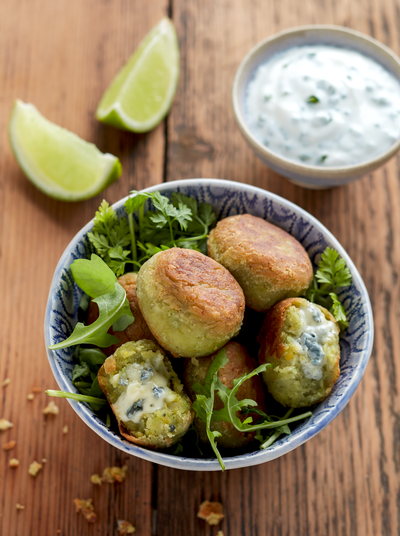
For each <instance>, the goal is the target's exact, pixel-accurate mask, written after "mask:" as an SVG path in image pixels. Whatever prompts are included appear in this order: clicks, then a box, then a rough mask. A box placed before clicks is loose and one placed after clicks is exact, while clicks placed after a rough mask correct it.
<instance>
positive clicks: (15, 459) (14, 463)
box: [8, 458, 19, 468]
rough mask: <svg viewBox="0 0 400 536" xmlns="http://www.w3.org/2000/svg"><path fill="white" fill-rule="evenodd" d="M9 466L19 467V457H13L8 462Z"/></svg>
mask: <svg viewBox="0 0 400 536" xmlns="http://www.w3.org/2000/svg"><path fill="white" fill-rule="evenodd" d="M8 465H9V467H13V468H15V467H18V466H19V460H17V458H11V460H10V461H9V462H8Z"/></svg>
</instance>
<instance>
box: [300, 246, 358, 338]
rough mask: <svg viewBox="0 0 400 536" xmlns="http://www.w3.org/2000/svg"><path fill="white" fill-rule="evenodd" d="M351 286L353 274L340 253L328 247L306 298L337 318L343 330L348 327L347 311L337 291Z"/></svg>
mask: <svg viewBox="0 0 400 536" xmlns="http://www.w3.org/2000/svg"><path fill="white" fill-rule="evenodd" d="M350 285H351V273H350V270H349V268H348V267H347V266H346V262H345V260H344V259H342V258H339V253H338V252H337V251H336V250H334V249H332V248H329V247H327V248H326V249H325V251H324V252H323V253H322V255H321V260H320V261H319V265H318V270H317V271H316V272H315V274H314V278H313V280H312V283H311V286H310V288H309V289H308V290H307V292H306V298H307V299H308V300H310V301H311V302H314V303H317V304H319V305H322V306H323V307H325V308H326V309H328V310H329V311H330V312H331V313H332V314H333V316H334V317H335V318H336V320H337V323H338V324H339V327H340V329H341V330H344V329H346V328H347V327H348V325H349V323H348V321H347V315H346V311H345V310H344V307H343V305H342V303H341V302H340V300H339V298H338V296H337V290H338V289H339V288H342V287H349V286H350Z"/></svg>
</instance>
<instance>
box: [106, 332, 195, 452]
mask: <svg viewBox="0 0 400 536" xmlns="http://www.w3.org/2000/svg"><path fill="white" fill-rule="evenodd" d="M98 380H99V385H100V387H101V389H102V390H103V392H104V394H105V395H106V397H107V400H108V402H109V404H110V406H111V409H112V410H113V412H114V414H115V416H116V418H117V421H118V425H119V429H120V432H121V434H122V435H123V436H124V437H125V438H126V439H128V441H131V442H132V443H137V444H138V445H142V446H144V447H151V448H155V449H157V448H158V449H160V448H166V447H169V446H171V445H173V444H174V443H176V442H177V441H179V439H180V438H181V437H182V436H183V435H184V434H185V433H186V432H187V429H188V428H189V426H190V424H191V423H192V421H193V416H194V412H193V410H192V404H191V402H190V399H189V397H188V396H187V394H186V393H185V392H184V390H183V386H182V383H181V382H180V380H179V378H178V376H177V375H176V374H175V372H174V370H173V369H172V366H171V363H170V361H169V359H168V358H167V357H166V356H165V354H164V353H163V352H162V350H161V348H159V346H158V345H157V344H155V343H154V342H153V341H149V340H143V341H137V342H127V343H125V344H123V345H122V346H120V347H119V348H117V350H116V352H115V353H114V355H112V356H110V357H109V358H107V359H106V360H105V362H104V365H103V366H102V367H101V368H100V370H99V373H98Z"/></svg>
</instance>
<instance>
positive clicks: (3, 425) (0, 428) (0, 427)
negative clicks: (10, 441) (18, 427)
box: [0, 419, 14, 432]
mask: <svg viewBox="0 0 400 536" xmlns="http://www.w3.org/2000/svg"><path fill="white" fill-rule="evenodd" d="M13 426H14V425H13V423H12V422H10V421H7V419H0V432H5V431H6V430H9V429H10V428H12V427H13Z"/></svg>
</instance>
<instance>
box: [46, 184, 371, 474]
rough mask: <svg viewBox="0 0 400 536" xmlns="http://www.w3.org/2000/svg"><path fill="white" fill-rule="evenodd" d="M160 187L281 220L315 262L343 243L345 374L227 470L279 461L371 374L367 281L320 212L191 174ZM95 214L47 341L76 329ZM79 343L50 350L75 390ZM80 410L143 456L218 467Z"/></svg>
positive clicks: (64, 386)
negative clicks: (306, 411)
mask: <svg viewBox="0 0 400 536" xmlns="http://www.w3.org/2000/svg"><path fill="white" fill-rule="evenodd" d="M155 190H159V191H160V192H161V193H162V194H163V195H166V196H171V195H172V193H173V192H182V193H184V194H186V195H188V196H193V197H195V198H196V199H197V200H198V201H199V202H206V203H210V204H211V205H212V206H213V208H214V210H215V211H216V212H217V214H218V216H219V218H225V217H227V216H233V215H236V214H243V213H249V214H253V215H254V216H259V217H261V218H264V219H265V220H267V221H269V222H271V223H273V224H275V225H277V226H279V227H281V228H282V229H284V230H285V231H287V232H288V233H290V234H291V235H293V236H294V237H295V238H297V240H299V241H300V242H301V244H302V245H303V246H304V248H305V249H306V251H307V252H308V254H309V256H310V258H311V260H312V262H313V264H314V266H316V265H317V264H318V261H319V259H320V255H321V253H322V252H323V251H324V249H325V248H326V247H327V246H330V247H332V248H334V249H336V250H337V251H338V252H339V254H340V255H341V257H343V258H344V259H345V261H346V263H347V266H348V267H349V269H350V271H351V275H352V285H351V286H350V287H348V288H346V289H343V291H342V292H341V293H340V298H341V300H342V301H343V303H344V307H345V309H346V311H347V313H348V317H349V320H350V324H349V327H348V329H347V330H346V332H345V333H344V335H343V337H342V338H341V341H340V347H341V359H340V377H339V379H338V380H337V382H336V383H335V385H334V387H333V389H332V392H331V393H330V395H329V396H328V397H327V398H326V400H324V402H322V403H321V404H319V405H318V406H317V407H316V409H315V410H314V412H313V415H312V417H310V418H309V419H307V420H306V421H304V422H302V423H301V424H300V425H299V426H298V427H297V428H296V429H295V430H294V431H293V433H292V434H291V435H288V436H285V437H282V438H281V439H279V440H278V441H276V443H274V444H273V445H272V446H271V447H270V448H268V449H266V450H262V451H261V450H255V451H254V452H250V453H246V454H240V455H237V456H232V457H227V458H225V459H224V461H225V465H226V468H227V469H237V468H239V467H247V466H251V465H257V464H260V463H264V462H267V461H269V460H273V459H275V458H278V457H279V456H282V455H283V454H286V453H287V452H290V451H291V450H293V449H295V448H296V447H298V446H299V445H301V444H302V443H304V442H305V441H307V440H309V439H311V438H312V437H314V436H315V435H316V434H317V433H318V432H320V431H321V430H323V429H324V428H325V427H326V426H327V425H328V424H329V423H330V422H332V421H333V419H334V418H335V417H337V415H339V413H340V412H341V411H342V410H343V408H344V407H345V406H346V404H347V403H348V401H349V400H350V398H351V396H352V395H353V393H354V391H355V390H356V388H357V386H358V384H359V383H360V381H361V378H362V376H363V374H364V371H365V368H366V366H367V363H368V360H369V357H370V355H371V351H372V344H373V334H374V326H373V317H372V310H371V304H370V301H369V297H368V293H367V290H366V288H365V285H364V283H363V281H362V279H361V277H360V274H359V273H358V271H357V269H356V267H355V266H354V264H353V262H352V261H351V259H350V257H349V256H348V255H347V253H346V251H345V250H344V249H343V247H342V246H341V245H340V244H339V242H338V241H337V240H336V239H335V238H334V236H332V234H331V233H330V232H329V231H328V230H327V229H326V228H325V227H324V226H323V225H322V224H321V223H320V222H319V221H318V220H316V219H315V218H314V217H313V216H311V215H310V214H308V213H307V212H305V211H304V210H302V209H301V208H299V207H298V206H296V205H294V204H293V203H290V202H289V201H286V200H285V199H283V198H281V197H279V196H277V195H274V194H272V193H269V192H267V191H265V190H262V189H260V188H255V187H253V186H249V185H246V184H241V183H236V182H230V181H225V180H220V179H189V180H182V181H174V182H169V183H164V184H160V185H158V186H153V187H151V188H148V189H147V190H144V191H147V192H151V191H155ZM125 200H126V198H125V199H122V200H121V201H118V203H116V204H115V205H114V209H115V210H116V212H117V214H118V216H119V217H121V216H123V215H124V202H125ZM92 226H93V220H92V221H90V222H89V223H88V224H87V225H86V226H85V227H84V228H83V229H82V230H81V231H79V233H78V234H77V235H76V236H75V237H74V238H73V240H72V241H71V243H70V244H69V245H68V247H67V248H66V250H65V251H64V253H63V255H62V257H61V259H60V261H59V263H58V265H57V268H56V271H55V274H54V277H53V282H52V284H51V288H50V293H49V298H48V302H47V308H46V316H45V323H44V334H45V342H46V347H47V346H49V345H51V344H56V343H58V342H60V341H62V340H64V339H65V338H66V337H68V336H69V335H70V333H71V332H72V330H73V328H74V326H75V324H76V322H77V312H78V306H79V300H80V297H81V290H80V289H79V288H78V287H77V286H76V284H75V283H74V280H73V278H72V275H71V271H70V265H71V263H72V262H73V261H74V260H75V259H79V258H88V257H89V256H90V253H92V252H93V250H92V247H91V245H90V243H89V240H88V239H87V237H86V234H87V232H88V231H90V230H91V229H92ZM72 354H73V348H67V349H63V350H58V351H52V350H47V355H48V358H49V362H50V366H51V369H52V371H53V374H54V377H55V379H56V381H57V383H58V385H59V387H60V389H61V390H63V391H69V392H76V389H75V387H74V386H73V385H72V381H71V377H72V369H73V366H74V364H73V356H72ZM69 402H70V404H71V406H72V407H73V409H74V410H75V412H76V413H77V414H78V415H79V417H80V418H81V419H82V420H83V421H84V422H85V423H86V424H87V425H88V426H89V427H90V428H91V429H92V430H94V432H96V433H97V434H98V435H99V436H100V437H101V438H102V439H104V440H105V441H107V442H108V443H110V444H111V445H113V446H114V447H116V448H118V449H120V450H122V451H124V452H126V453H128V454H132V455H134V456H138V457H139V458H143V459H145V460H148V461H151V462H155V463H159V464H161V465H166V466H168V467H173V468H176V469H187V470H193V471H217V470H220V465H219V463H218V461H217V460H216V459H197V458H186V457H183V456H173V455H170V454H166V453H163V452H157V451H151V450H147V449H145V448H142V447H139V446H137V445H134V444H132V443H129V442H128V441H126V440H125V439H123V438H122V437H121V436H120V435H119V434H118V433H115V432H114V431H112V430H110V429H108V428H107V427H106V425H105V424H104V423H103V422H102V421H101V420H100V419H99V418H98V417H97V416H96V414H95V413H94V412H93V411H92V410H91V408H90V407H89V406H87V405H86V404H82V403H79V402H75V401H72V400H69Z"/></svg>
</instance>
